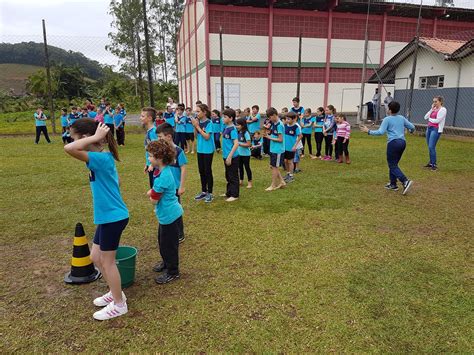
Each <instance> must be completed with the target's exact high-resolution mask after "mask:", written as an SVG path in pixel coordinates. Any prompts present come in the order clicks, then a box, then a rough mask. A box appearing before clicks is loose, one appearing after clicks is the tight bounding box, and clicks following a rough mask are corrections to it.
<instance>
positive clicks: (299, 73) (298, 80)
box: [296, 32, 303, 98]
mask: <svg viewBox="0 0 474 355" xmlns="http://www.w3.org/2000/svg"><path fill="white" fill-rule="evenodd" d="M302 44H303V33H301V32H300V39H299V47H298V70H297V72H296V97H298V98H299V97H300V86H301V47H302Z"/></svg>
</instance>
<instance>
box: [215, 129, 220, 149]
mask: <svg viewBox="0 0 474 355" xmlns="http://www.w3.org/2000/svg"><path fill="white" fill-rule="evenodd" d="M214 145H215V146H216V149H221V134H220V133H214Z"/></svg>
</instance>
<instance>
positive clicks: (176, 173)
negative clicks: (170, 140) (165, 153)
mask: <svg viewBox="0 0 474 355" xmlns="http://www.w3.org/2000/svg"><path fill="white" fill-rule="evenodd" d="M175 148H176V160H175V162H174V163H173V164H170V165H169V167H170V169H171V173H172V174H173V177H174V182H175V184H176V189H179V186H180V185H181V167H182V166H183V165H186V164H187V163H188V158H186V154H184V150H182V149H181V148H180V147H178V146H177V145H175Z"/></svg>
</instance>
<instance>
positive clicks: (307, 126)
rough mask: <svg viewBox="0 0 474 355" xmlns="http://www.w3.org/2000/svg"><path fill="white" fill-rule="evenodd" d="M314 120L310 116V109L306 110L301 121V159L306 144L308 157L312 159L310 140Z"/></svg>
mask: <svg viewBox="0 0 474 355" xmlns="http://www.w3.org/2000/svg"><path fill="white" fill-rule="evenodd" d="M314 121H315V118H314V117H313V116H312V115H311V109H310V108H307V109H306V110H304V116H303V118H302V119H301V133H302V134H303V139H302V143H303V152H302V153H303V154H301V158H303V157H304V148H305V146H306V144H308V150H309V155H310V157H311V158H314V155H313V145H312V143H311V138H312V135H313V126H314Z"/></svg>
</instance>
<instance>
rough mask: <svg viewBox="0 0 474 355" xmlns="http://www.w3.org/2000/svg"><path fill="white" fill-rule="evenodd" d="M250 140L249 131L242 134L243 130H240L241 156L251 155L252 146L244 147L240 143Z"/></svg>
mask: <svg viewBox="0 0 474 355" xmlns="http://www.w3.org/2000/svg"><path fill="white" fill-rule="evenodd" d="M247 142H250V133H249V132H248V131H245V133H243V134H242V132H239V148H238V149H237V151H238V152H239V156H242V157H249V156H250V147H242V146H241V145H240V144H241V143H247Z"/></svg>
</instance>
